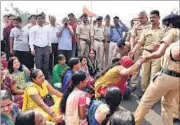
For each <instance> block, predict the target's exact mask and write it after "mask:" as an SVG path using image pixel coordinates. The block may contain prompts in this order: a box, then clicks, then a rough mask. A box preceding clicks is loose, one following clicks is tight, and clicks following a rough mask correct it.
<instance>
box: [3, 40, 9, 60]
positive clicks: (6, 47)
mask: <svg viewBox="0 0 180 125" xmlns="http://www.w3.org/2000/svg"><path fill="white" fill-rule="evenodd" d="M1 51H3V52H5V53H6V56H7V59H9V57H11V54H10V45H9V41H5V40H1Z"/></svg>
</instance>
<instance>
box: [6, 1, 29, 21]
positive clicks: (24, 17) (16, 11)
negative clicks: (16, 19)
mask: <svg viewBox="0 0 180 125" xmlns="http://www.w3.org/2000/svg"><path fill="white" fill-rule="evenodd" d="M5 11H6V12H12V13H13V14H14V15H15V16H20V17H21V18H22V22H23V23H26V22H27V21H28V17H29V16H30V15H31V14H30V13H29V12H27V11H22V10H20V9H19V8H18V7H15V6H14V5H13V3H10V7H8V8H5Z"/></svg>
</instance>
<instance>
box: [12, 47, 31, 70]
mask: <svg viewBox="0 0 180 125" xmlns="http://www.w3.org/2000/svg"><path fill="white" fill-rule="evenodd" d="M14 53H15V56H16V57H18V59H19V61H20V63H21V64H24V65H25V66H26V67H27V68H29V69H32V68H33V67H34V59H33V60H32V59H31V57H32V55H31V54H30V52H29V51H17V50H15V51H14Z"/></svg>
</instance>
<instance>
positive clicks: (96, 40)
mask: <svg viewBox="0 0 180 125" xmlns="http://www.w3.org/2000/svg"><path fill="white" fill-rule="evenodd" d="M94 40H96V41H98V42H102V41H101V40H100V39H94Z"/></svg>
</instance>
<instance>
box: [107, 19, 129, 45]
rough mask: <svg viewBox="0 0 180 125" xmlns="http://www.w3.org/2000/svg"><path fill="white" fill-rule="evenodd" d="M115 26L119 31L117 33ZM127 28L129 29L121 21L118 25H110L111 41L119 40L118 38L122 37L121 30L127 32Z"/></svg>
mask: <svg viewBox="0 0 180 125" xmlns="http://www.w3.org/2000/svg"><path fill="white" fill-rule="evenodd" d="M116 27H117V29H118V31H119V33H118V31H117V29H116ZM128 30H129V29H128V27H127V26H126V25H125V24H123V23H121V24H120V25H119V26H114V27H111V29H110V34H109V39H110V40H111V41H115V42H118V41H120V39H122V38H123V32H128Z"/></svg>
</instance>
